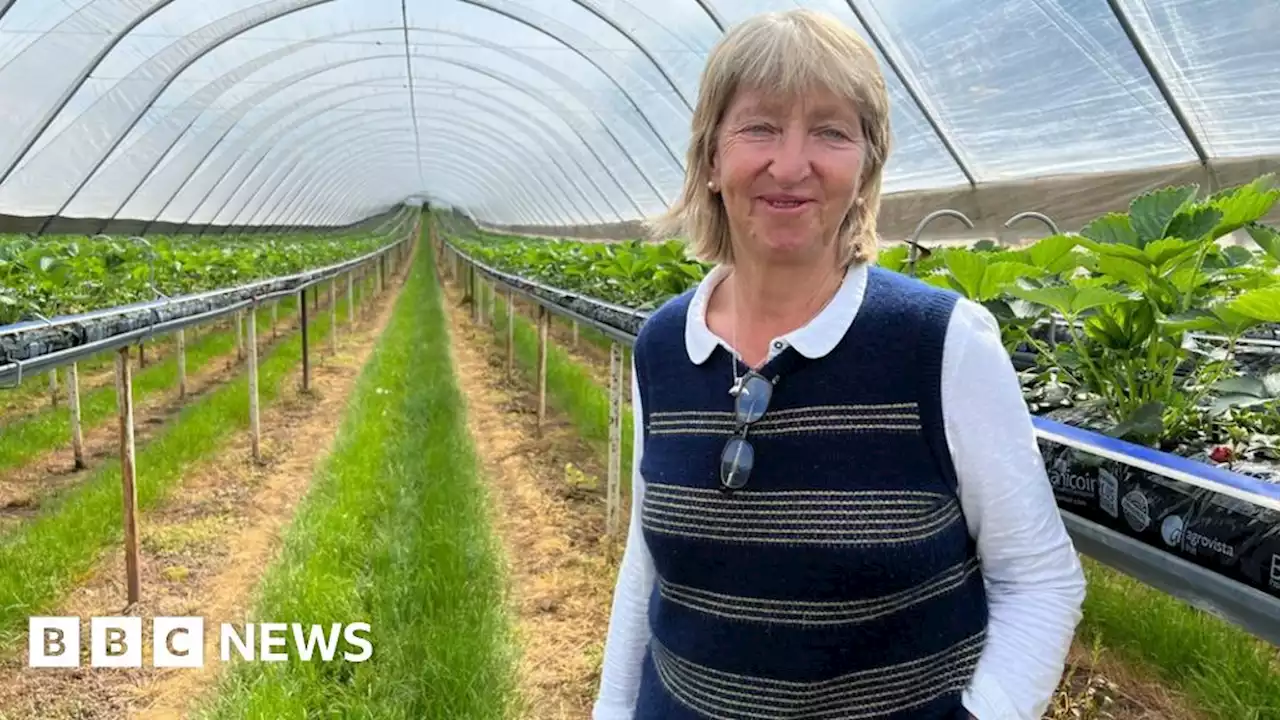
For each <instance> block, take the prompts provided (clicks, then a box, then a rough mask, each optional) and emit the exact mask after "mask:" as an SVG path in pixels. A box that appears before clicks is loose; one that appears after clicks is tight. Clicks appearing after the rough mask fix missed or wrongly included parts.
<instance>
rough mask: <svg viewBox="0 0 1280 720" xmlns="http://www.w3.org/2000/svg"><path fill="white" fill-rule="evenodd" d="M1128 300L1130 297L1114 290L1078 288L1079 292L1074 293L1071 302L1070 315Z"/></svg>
mask: <svg viewBox="0 0 1280 720" xmlns="http://www.w3.org/2000/svg"><path fill="white" fill-rule="evenodd" d="M1128 299H1130V296H1128V295H1125V294H1124V293H1121V292H1116V291H1115V290H1108V289H1107V288H1100V287H1086V288H1080V291H1079V292H1078V293H1076V296H1075V297H1074V298H1073V299H1072V300H1071V311H1072V313H1071V314H1073V315H1079V314H1080V313H1082V312H1085V311H1086V310H1091V309H1093V308H1096V307H1102V306H1103V305H1110V304H1112V303H1118V302H1124V301H1125V300H1128Z"/></svg>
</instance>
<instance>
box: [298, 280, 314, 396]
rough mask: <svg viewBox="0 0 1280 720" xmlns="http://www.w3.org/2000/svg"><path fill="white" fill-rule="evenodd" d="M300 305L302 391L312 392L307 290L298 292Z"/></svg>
mask: <svg viewBox="0 0 1280 720" xmlns="http://www.w3.org/2000/svg"><path fill="white" fill-rule="evenodd" d="M298 306H299V307H300V308H301V309H302V323H301V324H302V392H311V355H310V353H309V352H308V347H307V342H308V339H309V338H308V337H307V291H306V289H305V288H304V289H303V290H302V291H301V292H299V293H298Z"/></svg>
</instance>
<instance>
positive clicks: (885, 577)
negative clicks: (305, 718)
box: [594, 10, 1084, 720]
mask: <svg viewBox="0 0 1280 720" xmlns="http://www.w3.org/2000/svg"><path fill="white" fill-rule="evenodd" d="M888 149H889V107H888V97H887V93H886V91H885V85H884V80H883V78H882V76H881V74H880V72H879V69H878V68H877V64H876V61H875V58H874V56H873V55H872V53H871V51H870V50H869V49H868V48H867V46H866V45H865V44H864V43H863V42H862V41H861V40H860V39H859V38H858V36H857V35H856V34H855V33H853V32H851V31H850V30H848V29H847V28H845V27H844V26H842V25H841V24H840V23H838V22H836V21H834V20H832V19H830V18H826V17H824V16H821V15H819V14H815V13H812V12H809V11H804V10H800V11H794V12H787V13H780V14H769V15H763V16H759V17H755V18H753V19H751V20H749V21H747V22H745V23H743V24H741V25H739V26H737V27H735V28H733V29H732V30H731V31H730V32H729V33H728V34H727V35H726V36H725V37H724V38H723V40H722V41H721V43H720V44H719V45H718V46H717V47H716V48H715V49H714V51H713V52H712V54H711V57H710V58H709V60H708V63H707V67H706V69H705V71H704V74H703V78H702V83H701V90H700V96H699V99H698V106H697V108H696V110H695V112H694V116H693V122H692V138H691V143H690V148H689V154H688V178H687V181H686V183H685V187H684V190H683V195H682V197H681V198H680V199H679V200H678V202H677V203H676V204H675V205H674V207H673V208H672V210H671V212H670V213H669V215H668V216H667V217H666V218H664V219H663V220H662V221H661V222H659V223H658V228H657V230H658V234H659V235H662V236H668V235H671V234H674V233H676V232H680V231H683V232H684V233H686V234H687V236H688V237H689V238H690V241H691V246H692V249H693V250H694V252H695V253H696V254H697V255H698V256H699V257H700V258H704V259H708V260H709V261H712V262H714V263H716V267H715V269H714V270H713V272H711V273H709V274H708V276H707V277H706V279H705V280H704V281H703V282H702V283H701V284H700V285H699V286H698V287H697V288H696V289H694V290H692V291H690V292H688V293H686V294H684V295H681V296H680V297H678V298H675V299H673V300H672V301H670V302H668V303H667V304H666V305H664V306H663V307H662V308H660V309H659V310H658V311H657V312H655V313H654V315H653V316H652V317H651V318H650V319H649V320H648V321H647V322H646V324H645V326H644V327H643V328H642V330H641V332H640V335H639V337H638V339H637V343H636V348H635V353H634V368H633V377H634V378H635V381H634V383H633V388H632V400H633V404H634V408H635V417H636V423H635V427H636V443H635V447H636V452H637V463H636V473H635V476H634V478H633V504H632V508H633V510H632V516H631V524H630V537H629V539H628V542H627V546H626V550H625V553H624V557H623V561H622V567H621V569H620V574H619V577H618V582H617V590H616V593H615V597H614V601H613V615H612V618H611V620H610V626H609V633H608V639H607V643H606V648H605V656H604V667H603V673H602V680H601V687H600V695H599V697H598V699H597V701H596V704H595V709H594V717H595V718H596V720H613V719H619V720H621V719H623V718H625V719H626V720H631V719H632V718H637V719H641V718H642V719H645V720H648V719H650V718H654V719H656V718H663V719H664V720H683V719H685V718H755V719H760V720H763V719H766V718H892V719H894V720H902V719H906V718H912V719H920V720H943V719H946V720H958V719H961V718H969V717H973V718H977V720H1034V719H1036V718H1039V717H1040V716H1041V715H1042V714H1043V712H1044V711H1045V708H1046V706H1047V705H1048V702H1049V700H1050V698H1051V696H1052V694H1053V691H1054V689H1055V686H1056V684H1057V682H1058V680H1059V678H1060V676H1061V673H1062V671H1063V667H1064V663H1065V658H1066V653H1067V650H1068V648H1069V646H1070V643H1071V639H1072V636H1073V634H1074V631H1075V627H1076V624H1077V622H1078V621H1079V618H1080V606H1081V603H1082V601H1083V595H1084V578H1083V575H1082V572H1081V567H1080V563H1079V561H1078V558H1077V556H1076V554H1075V552H1074V549H1073V547H1072V544H1071V541H1070V539H1069V537H1068V536H1067V534H1066V531H1065V528H1064V526H1063V523H1062V520H1061V517H1060V515H1059V514H1058V511H1057V507H1056V505H1055V503H1054V498H1053V494H1052V492H1051V488H1050V485H1049V482H1048V479H1047V477H1046V473H1045V469H1044V465H1043V461H1042V459H1041V456H1040V454H1039V452H1038V449H1037V446H1036V440H1035V437H1034V435H1033V433H1032V426H1031V422H1030V417H1029V415H1028V411H1027V408H1026V406H1025V404H1024V403H1023V401H1022V395H1021V391H1020V388H1019V385H1018V382H1017V378H1016V375H1015V373H1014V370H1013V368H1012V365H1011V363H1010V359H1009V356H1008V354H1007V353H1006V352H1005V351H1004V349H1003V347H1002V346H1001V344H1000V336H999V329H998V327H997V325H996V323H995V321H994V319H993V318H992V317H991V315H990V314H988V313H987V312H986V311H985V310H984V309H983V308H982V307H981V306H979V305H977V304H974V303H972V302H969V301H967V300H965V299H962V298H958V297H957V296H956V295H955V294H953V293H950V292H946V291H943V290H940V289H937V288H933V287H931V286H928V285H925V284H924V283H920V282H918V281H916V280H914V279H909V278H907V277H905V276H903V275H899V274H896V273H891V272H887V271H884V270H882V269H880V268H876V267H874V266H873V265H874V262H873V261H874V258H875V254H876V237H875V223H876V213H877V210H878V208H879V193H880V178H881V172H882V169H883V168H884V165H885V160H886V158H887V155H888Z"/></svg>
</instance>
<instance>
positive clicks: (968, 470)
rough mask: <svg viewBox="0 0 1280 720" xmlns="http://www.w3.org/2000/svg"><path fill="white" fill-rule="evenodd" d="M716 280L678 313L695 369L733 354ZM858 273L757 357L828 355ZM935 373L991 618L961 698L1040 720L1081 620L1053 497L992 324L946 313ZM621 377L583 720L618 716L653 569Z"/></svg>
mask: <svg viewBox="0 0 1280 720" xmlns="http://www.w3.org/2000/svg"><path fill="white" fill-rule="evenodd" d="M726 274H727V271H726V269H724V268H723V267H716V268H714V269H713V270H712V271H711V272H710V273H708V274H707V276H706V277H705V278H704V279H703V280H702V282H701V283H699V285H698V288H697V290H696V291H695V294H694V297H693V299H692V302H691V304H690V306H689V313H688V318H687V320H686V324H685V347H686V350H687V352H688V355H689V359H690V360H691V361H692V362H694V363H698V364H700V363H702V362H705V361H706V359H707V358H708V357H709V356H710V355H711V353H712V351H714V350H715V348H716V346H717V345H721V346H723V347H725V349H726V350H729V351H730V352H733V350H732V348H731V347H730V346H729V344H728V343H727V342H725V341H724V340H723V339H721V338H720V337H718V336H716V335H715V334H714V333H713V332H712V331H711V329H710V328H709V327H708V326H707V321H706V310H707V300H708V299H709V298H710V296H711V291H712V289H714V288H715V286H716V284H718V283H719V282H720V281H721V280H722V279H723V278H724V276H725V275H726ZM867 276H868V272H867V267H866V266H865V265H859V266H855V267H852V268H850V269H849V271H848V272H847V273H846V274H845V279H844V281H843V282H842V284H841V286H840V289H839V290H838V291H837V292H836V295H835V296H834V298H832V300H831V301H830V302H828V303H827V305H826V307H824V308H823V309H822V311H821V312H820V313H819V314H818V315H817V316H816V317H814V318H813V320H811V321H810V322H809V323H808V324H806V325H804V326H803V327H801V328H799V329H797V330H795V331H793V332H790V333H787V334H786V335H783V336H781V337H778V338H775V339H774V340H773V341H772V342H770V344H769V353H770V357H773V355H775V354H777V353H778V352H780V351H781V350H782V349H783V348H785V347H787V346H791V347H794V348H795V349H796V351H798V352H799V353H801V354H802V355H805V356H806V357H809V358H817V357H822V356H823V355H826V354H827V353H829V352H831V350H832V349H833V348H834V347H835V346H836V345H837V344H838V343H839V342H840V340H841V338H843V337H844V334H845V332H846V331H847V330H848V329H849V326H850V325H851V324H852V323H853V319H854V317H855V316H856V315H857V313H858V308H859V307H860V306H861V304H862V298H863V295H864V293H865V292H866V288H867ZM942 373H943V377H942V409H943V416H944V420H945V427H946V436H947V442H948V444H949V445H950V448H951V457H952V460H953V463H954V465H955V469H956V474H957V476H958V479H959V488H958V491H959V498H960V504H961V507H962V509H963V511H964V515H965V520H966V522H967V524H968V527H969V533H970V535H971V536H972V537H973V538H974V540H975V541H976V544H977V549H978V556H979V559H980V561H981V564H982V573H983V578H984V581H985V585H986V589H987V600H988V606H989V608H990V618H989V622H988V628H987V640H986V646H985V648H984V650H983V652H982V656H981V657H980V659H979V661H978V666H977V670H976V672H975V674H974V677H973V680H972V682H971V683H970V685H969V687H968V688H966V690H965V692H964V695H963V698H962V702H963V704H964V706H965V708H966V709H967V710H968V711H969V712H970V713H971V714H973V716H974V717H976V718H977V719H978V720H1039V718H1040V717H1042V716H1043V714H1044V712H1045V710H1046V708H1047V706H1048V704H1049V702H1050V700H1051V699H1052V696H1053V692H1054V689H1055V688H1056V687H1057V684H1058V681H1059V679H1060V678H1061V676H1062V672H1063V669H1064V665H1065V662H1066V656H1067V652H1068V650H1069V649H1070V646H1071V640H1072V638H1073V636H1074V634H1075V629H1076V626H1077V624H1078V623H1079V621H1080V618H1081V609H1080V608H1081V603H1083V601H1084V593H1085V579H1084V573H1083V570H1082V568H1081V566H1080V560H1079V558H1078V557H1077V555H1076V553H1075V548H1074V547H1073V545H1072V543H1071V538H1070V537H1069V536H1068V535H1067V532H1066V527H1065V526H1064V525H1063V522H1062V517H1061V515H1060V514H1059V512H1058V507H1057V503H1056V502H1055V501H1054V496H1053V491H1052V488H1051V486H1050V484H1049V479H1048V476H1047V473H1046V472H1045V467H1044V461H1043V458H1042V456H1041V455H1040V450H1039V448H1038V447H1037V445H1036V438H1035V434H1034V432H1033V429H1032V424H1031V416H1030V413H1029V411H1028V410H1027V406H1026V403H1025V402H1024V401H1023V399H1022V388H1021V386H1020V385H1019V382H1018V378H1017V374H1016V372H1015V370H1014V368H1013V363H1012V361H1011V359H1010V357H1009V354H1008V353H1007V352H1006V351H1005V349H1004V346H1003V345H1002V344H1001V342H1000V328H999V325H998V324H997V323H996V320H995V318H994V317H993V316H992V315H991V314H990V312H988V311H987V309H986V308H984V307H982V306H981V305H979V304H977V303H975V302H972V301H970V300H966V299H963V298H962V299H961V300H960V301H959V302H958V303H957V305H956V307H955V311H954V312H953V313H952V316H951V320H950V323H949V325H948V327H947V336H946V342H945V346H944V350H943V370H942ZM632 378H633V380H632V384H631V402H632V409H633V412H634V415H635V445H634V447H635V459H634V463H633V467H634V471H633V476H632V480H631V488H632V505H631V507H632V511H631V521H630V529H629V536H628V538H627V545H626V549H625V551H624V553H623V558H622V564H621V567H620V568H619V572H618V581H617V587H616V590H615V592H614V598H613V610H612V616H611V618H610V621H609V632H608V636H607V639H606V644H605V654H604V665H603V670H602V677H601V684H600V694H599V696H598V697H597V700H596V703H595V707H594V710H593V714H592V717H593V719H594V720H631V718H632V716H633V714H634V708H635V703H636V696H637V693H638V690H639V685H640V665H641V660H642V658H643V656H644V652H645V647H646V645H647V643H648V640H649V624H648V617H647V608H648V603H649V596H650V590H651V589H652V587H653V583H654V581H655V571H654V566H653V558H652V557H651V556H650V555H649V550H648V548H647V546H646V545H645V543H644V537H643V535H642V534H641V530H640V522H639V513H638V509H639V507H640V504H641V499H642V498H643V494H644V478H643V477H641V475H640V470H639V468H640V458H641V454H642V450H643V445H644V435H643V432H644V427H643V418H644V415H643V410H642V408H641V405H640V393H639V387H638V385H637V383H636V382H635V380H634V378H635V368H634V366H633V367H632Z"/></svg>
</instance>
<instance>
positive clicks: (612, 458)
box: [575, 323, 622, 537]
mask: <svg viewBox="0 0 1280 720" xmlns="http://www.w3.org/2000/svg"><path fill="white" fill-rule="evenodd" d="M575 327H576V323H575ZM621 478H622V346H621V345H620V344H618V343H617V342H614V343H612V344H611V345H610V346H609V487H608V490H607V491H606V500H607V511H606V516H605V533H606V534H607V535H608V536H609V537H615V536H616V535H617V533H618V525H619V517H620V516H621V511H620V508H621V502H620V500H621V495H622V489H621V488H622V486H621Z"/></svg>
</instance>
